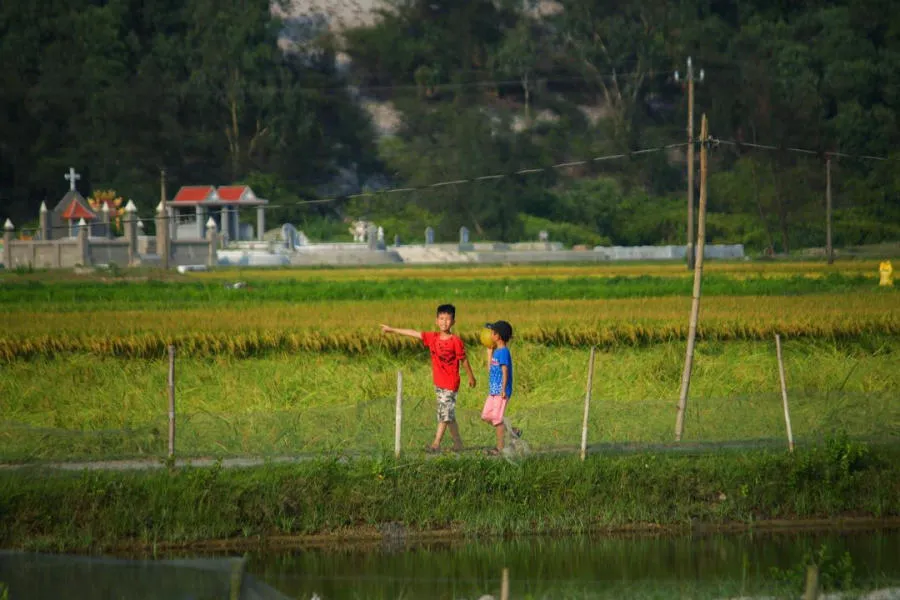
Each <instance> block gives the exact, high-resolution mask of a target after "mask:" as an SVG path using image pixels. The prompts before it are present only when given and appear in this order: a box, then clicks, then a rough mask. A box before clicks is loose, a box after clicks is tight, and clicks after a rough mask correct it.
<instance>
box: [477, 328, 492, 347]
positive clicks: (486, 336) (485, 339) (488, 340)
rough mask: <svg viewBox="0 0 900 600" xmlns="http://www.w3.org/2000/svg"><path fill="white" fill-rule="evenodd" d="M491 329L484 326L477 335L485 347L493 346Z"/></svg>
mask: <svg viewBox="0 0 900 600" xmlns="http://www.w3.org/2000/svg"><path fill="white" fill-rule="evenodd" d="M493 333H494V332H493V331H491V330H490V329H488V328H487V327H485V328H484V329H482V330H481V335H480V336H479V337H480V339H481V345H482V346H484V347H485V348H493V347H494V338H493Z"/></svg>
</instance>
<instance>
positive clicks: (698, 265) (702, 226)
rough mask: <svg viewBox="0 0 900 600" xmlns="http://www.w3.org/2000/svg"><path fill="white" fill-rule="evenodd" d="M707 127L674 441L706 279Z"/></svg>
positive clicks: (702, 145) (702, 137) (681, 420)
mask: <svg viewBox="0 0 900 600" xmlns="http://www.w3.org/2000/svg"><path fill="white" fill-rule="evenodd" d="M708 134H709V131H708V124H707V121H706V114H704V115H703V118H702V120H701V122H700V211H699V212H700V214H699V216H698V219H697V252H696V255H697V258H696V260H695V261H694V291H693V294H692V302H691V321H690V326H689V328H688V340H687V352H686V355H685V358H684V371H683V372H682V374H681V394H680V396H679V397H678V416H677V417H676V419H675V441H676V442H680V441H681V435H682V434H683V433H684V411H685V409H686V408H687V398H688V391H689V390H690V387H691V369H692V368H693V364H694V344H695V343H696V339H697V320H698V319H699V317H700V293H701V287H700V285H701V282H702V280H703V250H704V246H705V238H706V175H707V153H708V152H707V148H706V142H707V137H708Z"/></svg>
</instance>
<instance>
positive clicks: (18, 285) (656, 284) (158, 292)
mask: <svg viewBox="0 0 900 600" xmlns="http://www.w3.org/2000/svg"><path fill="white" fill-rule="evenodd" d="M413 273H414V272H413ZM413 273H411V275H412V274H413ZM246 277H247V278H246V279H243V280H242V281H244V282H245V283H246V284H247V287H244V288H241V289H230V288H229V287H227V284H223V283H222V282H220V281H204V280H197V279H188V280H185V281H181V282H173V281H156V280H150V281H144V282H133V281H127V282H117V281H112V282H107V283H102V282H97V281H83V282H77V281H74V282H73V281H56V282H44V281H32V280H28V281H22V282H16V281H14V280H12V279H8V280H6V281H5V282H4V285H3V286H2V287H0V310H2V311H16V310H19V309H20V308H21V307H23V306H28V307H30V308H31V309H34V308H47V309H52V310H70V311H90V310H98V309H100V308H103V307H104V305H109V306H128V307H129V309H137V308H142V309H161V308H171V307H189V306H196V305H202V306H207V307H215V306H229V307H233V306H236V305H237V306H242V305H248V306H252V305H256V304H258V303H260V302H294V303H297V302H299V303H303V302H322V301H332V300H364V301H392V300H401V299H402V300H413V299H441V298H452V299H453V300H454V301H455V302H463V301H468V300H485V299H494V298H498V299H505V300H580V299H609V298H643V297H661V296H690V293H691V287H692V285H693V284H692V281H691V280H690V279H689V278H687V277H684V276H679V277H656V276H648V275H640V276H636V277H630V276H612V277H583V276H574V277H567V278H548V277H515V278H491V279H437V278H428V279H421V278H416V277H414V276H411V277H409V278H403V279H395V280H391V281H385V280H381V279H375V280H369V279H367V278H365V276H364V274H362V273H361V274H360V278H359V279H356V280H340V281H338V280H331V279H329V278H328V277H327V276H324V277H321V278H317V279H308V280H293V279H283V280H278V279H272V278H266V279H254V276H253V275H252V274H247V276H246ZM874 286H875V284H874V280H873V277H869V276H865V275H860V274H853V275H850V274H841V273H831V274H828V275H825V276H823V277H816V278H809V277H805V276H802V275H794V276H790V277H782V278H768V277H764V276H751V277H749V278H734V277H732V276H730V275H719V274H707V275H706V276H705V277H704V281H703V293H704V294H706V295H708V296H773V295H775V296H777V295H799V294H821V293H849V292H853V291H859V290H868V289H872V288H873V287H874Z"/></svg>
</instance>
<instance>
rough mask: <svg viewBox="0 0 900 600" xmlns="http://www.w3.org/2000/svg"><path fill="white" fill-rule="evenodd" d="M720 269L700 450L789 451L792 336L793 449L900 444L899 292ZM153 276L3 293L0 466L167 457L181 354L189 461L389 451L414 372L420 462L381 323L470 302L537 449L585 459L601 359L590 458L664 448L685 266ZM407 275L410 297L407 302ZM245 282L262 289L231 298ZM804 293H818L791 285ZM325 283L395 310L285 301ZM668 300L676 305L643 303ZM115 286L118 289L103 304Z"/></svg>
mask: <svg viewBox="0 0 900 600" xmlns="http://www.w3.org/2000/svg"><path fill="white" fill-rule="evenodd" d="M873 265H874V270H873ZM626 270H627V271H629V272H630V274H629V275H628V277H634V278H635V280H634V282H632V283H627V282H626V284H625V285H624V288H623V289H625V290H626V292H628V294H630V295H627V294H626V297H612V298H610V297H606V298H597V297H593V298H557V299H552V298H543V299H527V298H521V297H513V298H504V297H502V296H500V297H494V298H491V297H482V292H481V291H480V290H482V287H480V286H490V284H491V282H492V281H493V282H496V281H512V280H515V281H522V282H526V283H528V282H531V284H533V285H535V286H536V287H540V286H543V285H551V283H547V282H556V283H555V284H553V285H558V286H560V287H562V288H566V287H567V286H568V289H574V287H578V286H582V287H583V286H585V285H587V284H585V283H584V282H590V281H591V280H592V278H595V279H596V285H597V286H598V287H602V286H603V285H604V284H608V278H610V277H614V278H617V277H624V276H625V271H626ZM708 272H711V273H712V275H711V277H719V278H720V283H721V288H720V292H722V293H715V288H713V293H711V294H710V295H708V296H704V298H703V302H702V308H701V324H700V339H701V343H700V345H699V347H698V354H697V357H696V359H695V372H694V378H693V380H692V387H691V401H690V402H689V410H688V421H687V429H686V437H685V439H686V440H688V441H697V442H715V443H719V442H728V441H734V440H756V441H766V440H777V441H776V442H775V443H777V444H781V443H782V442H781V438H783V436H784V422H783V413H782V408H781V403H780V393H779V387H778V375H777V367H776V365H775V357H774V347H773V342H772V338H773V336H774V335H775V334H776V333H778V334H781V335H782V338H783V339H784V340H785V360H786V367H787V373H788V386H789V391H790V395H791V398H792V402H793V404H792V411H794V412H793V414H792V419H793V424H794V434H795V437H796V438H797V439H798V440H801V441H803V440H812V439H817V438H820V437H822V436H827V435H829V434H830V433H833V432H845V433H849V434H851V435H854V436H859V437H864V438H867V439H879V440H888V441H891V440H892V441H897V436H898V435H900V433H898V432H900V412H898V408H897V406H898V403H897V402H896V397H897V392H898V390H900V379H898V377H900V374H898V371H897V369H896V364H897V359H896V357H897V353H898V351H900V341H898V340H900V337H898V336H900V310H898V309H900V295H898V293H897V291H896V290H892V289H878V288H877V286H876V285H875V277H876V276H877V262H875V263H872V264H869V263H868V262H865V263H864V262H862V261H860V262H858V263H857V262H853V263H844V264H841V265H839V266H838V267H837V268H835V267H829V266H828V265H825V264H824V263H812V264H810V263H804V264H792V263H766V264H759V263H737V264H727V263H721V264H720V263H712V264H711V265H710V267H709V269H708ZM873 273H874V274H873ZM131 275H133V274H131ZM131 275H129V274H127V273H126V275H125V278H126V279H127V278H129V277H131ZM870 275H871V280H870ZM145 276H146V280H141V281H137V280H131V281H127V282H123V281H121V280H115V281H109V282H107V281H104V276H103V275H95V276H89V277H88V280H87V281H85V282H84V283H85V285H86V286H87V287H86V288H85V289H87V290H88V292H87V293H86V294H85V296H84V297H80V298H78V299H75V300H73V297H72V295H71V292H72V290H73V289H75V288H77V285H76V284H75V283H74V282H73V281H72V280H70V279H67V278H63V279H62V280H58V279H56V277H57V275H56V274H41V273H31V274H23V275H17V274H13V273H6V274H3V275H2V276H0V283H2V284H3V287H2V288H0V306H2V309H0V398H2V399H3V405H2V406H3V411H2V416H0V460H5V461H43V460H65V459H72V458H91V459H105V458H112V457H142V456H143V457H160V456H164V455H165V451H166V444H167V417H166V411H167V406H166V391H165V379H166V369H167V365H166V360H165V356H166V347H167V346H168V345H169V344H174V345H175V346H176V348H177V356H178V363H177V374H178V377H177V386H176V396H177V404H178V414H179V418H178V451H179V454H180V455H182V456H246V455H260V456H275V455H279V456H280V455H296V454H304V453H313V454H320V453H332V452H358V453H371V452H382V451H388V450H389V449H392V447H393V419H394V416H393V403H394V400H393V398H394V393H395V389H394V386H395V381H396V374H397V371H402V372H403V373H404V376H405V393H404V397H405V403H406V408H405V411H404V413H405V415H406V417H405V418H406V422H405V426H404V438H403V444H404V448H406V449H407V450H409V451H415V450H417V449H419V448H421V447H422V446H423V445H424V443H425V442H426V441H428V439H429V438H430V436H431V435H432V434H433V428H434V415H433V412H434V409H433V392H432V390H431V383H430V370H429V365H428V357H427V354H426V353H425V352H424V350H423V349H422V348H421V347H420V346H418V345H417V344H416V343H415V342H414V341H413V340H409V339H406V338H402V337H397V336H385V335H383V334H382V333H381V331H380V329H379V327H378V325H379V323H383V322H387V323H390V324H392V325H395V326H400V327H409V328H416V329H422V330H425V329H431V328H432V327H433V322H434V308H435V306H436V305H437V304H438V303H441V302H447V301H450V302H454V303H455V304H456V305H457V311H458V313H457V326H456V331H457V333H459V334H460V335H461V336H462V337H463V339H464V340H465V341H466V342H467V344H468V345H469V348H470V356H472V357H473V360H476V361H481V360H483V359H482V358H481V352H480V351H479V350H478V349H476V347H475V344H476V343H477V342H476V340H477V334H478V332H479V330H480V328H481V325H482V324H483V323H484V322H485V321H488V320H496V319H499V318H503V319H506V320H508V321H510V322H511V323H512V324H513V326H514V327H515V338H514V341H513V345H512V350H513V354H514V358H515V360H516V368H517V371H516V373H517V379H516V392H515V400H514V402H513V403H512V404H511V407H510V413H511V416H512V417H513V418H514V419H516V420H517V422H518V423H519V424H521V425H522V426H524V427H525V429H526V431H527V435H528V440H529V442H530V443H531V444H532V447H534V448H537V449H546V450H560V449H571V448H574V447H575V446H577V444H578V442H579V441H580V425H581V419H582V410H583V409H582V406H583V405H582V403H583V399H584V394H585V387H584V386H585V375H586V364H587V352H588V348H589V347H590V346H597V347H598V348H599V349H600V350H601V352H600V354H599V358H598V364H597V369H596V375H595V385H594V390H593V393H594V398H595V408H593V409H592V412H591V421H590V430H591V435H590V440H591V443H592V444H595V445H597V446H598V447H605V446H606V445H610V446H612V445H622V444H626V445H627V444H632V443H639V444H657V443H666V442H669V441H670V440H671V439H672V431H673V428H674V414H675V411H674V407H675V403H676V402H677V398H678V390H679V382H680V377H681V368H682V364H683V360H684V339H685V337H686V335H687V328H688V314H689V311H690V298H689V294H684V295H673V294H672V293H670V292H668V291H665V290H666V289H667V288H665V285H667V283H666V282H669V281H676V282H679V285H681V284H684V285H686V286H687V288H688V289H689V287H690V281H689V280H688V279H687V278H686V277H687V273H686V271H685V270H684V267H683V265H671V264H668V265H660V264H651V265H608V266H607V265H602V266H593V265H592V266H563V267H560V266H547V267H536V266H527V267H479V268H471V267H465V268H448V269H435V268H420V269H346V270H338V269H333V270H325V269H304V270H297V271H296V272H295V271H288V270H271V271H266V270H260V271H253V272H250V271H247V272H241V271H228V270H226V271H215V272H211V273H199V274H192V275H191V276H190V277H184V278H181V277H173V276H172V275H171V274H154V273H152V272H149V273H148V272H140V277H145ZM409 276H413V277H414V278H415V279H414V282H415V287H416V288H417V290H418V291H417V292H416V293H415V294H410V295H411V296H412V297H410V298H405V297H403V296H404V293H405V291H406V290H408V289H410V286H411V285H412V284H410V280H409V279H408V277H409ZM251 277H252V278H253V279H251ZM244 278H246V279H247V281H248V283H249V287H250V289H246V288H242V289H226V288H224V287H223V285H222V282H226V281H233V280H235V279H240V280H242V281H243V280H244ZM285 278H287V279H288V280H290V281H291V282H293V283H291V282H289V283H284V282H283V281H282V279H285ZM647 278H651V279H647ZM652 278H656V279H652ZM807 279H808V280H810V281H816V280H818V281H819V282H824V287H803V285H802V284H798V282H802V281H805V280H807ZM319 280H324V281H325V282H332V283H337V284H340V285H343V286H345V288H342V289H347V287H346V286H353V285H354V283H360V282H370V283H371V282H373V281H374V282H377V285H379V286H381V287H386V288H389V294H391V297H389V298H385V297H379V298H373V299H324V300H321V299H320V300H309V299H306V300H302V301H290V300H285V299H284V298H283V297H282V295H283V292H285V290H287V291H288V292H289V291H290V290H291V289H294V288H292V287H291V286H295V287H296V286H302V285H305V284H304V283H303V282H306V283H307V284H310V285H312V284H311V283H310V282H313V281H319ZM438 281H449V282H451V285H459V286H461V289H464V290H469V291H472V290H477V293H473V294H468V295H467V294H466V293H461V294H460V295H461V297H460V298H457V297H456V296H455V295H454V294H453V293H447V292H446V290H447V289H448V288H445V287H440V286H431V285H430V284H431V283H433V282H438ZM617 281H619V280H617ZM648 281H651V284H648V283H647V282H648ZM746 281H751V282H754V283H753V285H757V283H755V282H764V285H765V286H768V287H766V288H765V293H763V294H750V293H747V292H752V291H753V290H752V289H751V288H747V287H741V286H744V285H745V283H746ZM454 282H455V283H454ZM108 284H112V286H109V285H108ZM269 284H271V285H272V286H275V287H277V286H279V285H285V286H286V287H284V288H283V289H281V291H279V293H278V294H273V295H272V296H269V297H267V296H265V295H263V296H262V297H260V296H254V295H253V294H252V292H253V291H254V290H253V286H258V287H263V288H264V287H265V286H266V285H269ZM198 285H199V286H200V287H199V288H198V287H197V286H198ZM373 285H374V284H373ZM91 286H93V287H91ZM104 286H106V287H104ZM203 286H206V287H203ZM465 286H469V287H468V288H466V287H465ZM573 286H574V287H573ZM629 286H630V287H629ZM654 286H657V287H656V288H655V289H657V290H659V289H662V290H663V293H659V294H658V295H653V293H649V294H648V290H649V292H652V291H653V289H654ZM729 286H732V287H731V288H729ZM109 287H111V288H114V290H115V292H114V293H111V294H107V293H106V289H107V288H109ZM494 287H496V286H494ZM198 289H199V290H201V291H202V290H204V289H209V290H213V289H215V290H216V292H215V293H217V294H220V293H221V294H232V293H233V294H232V296H231V297H232V298H233V300H232V301H227V296H221V297H220V296H216V297H209V296H208V297H206V298H204V297H203V295H202V293H199V292H197V290H198ZM449 289H453V288H449ZM760 289H762V288H760ZM35 290H37V291H35ZM220 290H225V291H224V292H220ZM723 290H724V292H723ZM779 290H780V291H781V293H779ZM285 293H286V292H285ZM242 294H243V295H242ZM146 297H153V298H154V300H153V301H152V302H146V301H142V300H141V298H146ZM128 298H135V299H137V300H135V302H130V301H129V300H128ZM223 298H225V299H224V300H223ZM481 371H483V368H482V369H481ZM476 374H477V375H479V378H480V379H482V380H483V379H484V373H483V372H481V373H479V371H478V370H476ZM484 394H485V388H484V382H483V381H482V382H481V383H480V385H479V387H478V388H477V389H476V390H463V391H462V392H461V396H460V402H459V408H458V411H459V412H458V415H459V420H460V427H461V429H462V431H463V435H464V439H465V440H466V443H467V445H470V446H472V447H480V446H486V445H488V444H490V441H491V440H490V437H491V431H490V430H489V428H486V426H484V425H483V424H482V423H480V422H479V418H478V417H479V411H480V406H481V401H482V399H483V396H484Z"/></svg>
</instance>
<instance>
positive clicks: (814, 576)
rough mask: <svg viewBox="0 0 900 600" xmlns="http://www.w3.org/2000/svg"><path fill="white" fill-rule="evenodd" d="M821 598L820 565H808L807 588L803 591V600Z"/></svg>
mask: <svg viewBox="0 0 900 600" xmlns="http://www.w3.org/2000/svg"><path fill="white" fill-rule="evenodd" d="M818 598H819V567H817V566H816V565H809V566H808V567H806V589H805V591H804V592H803V600H818Z"/></svg>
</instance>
